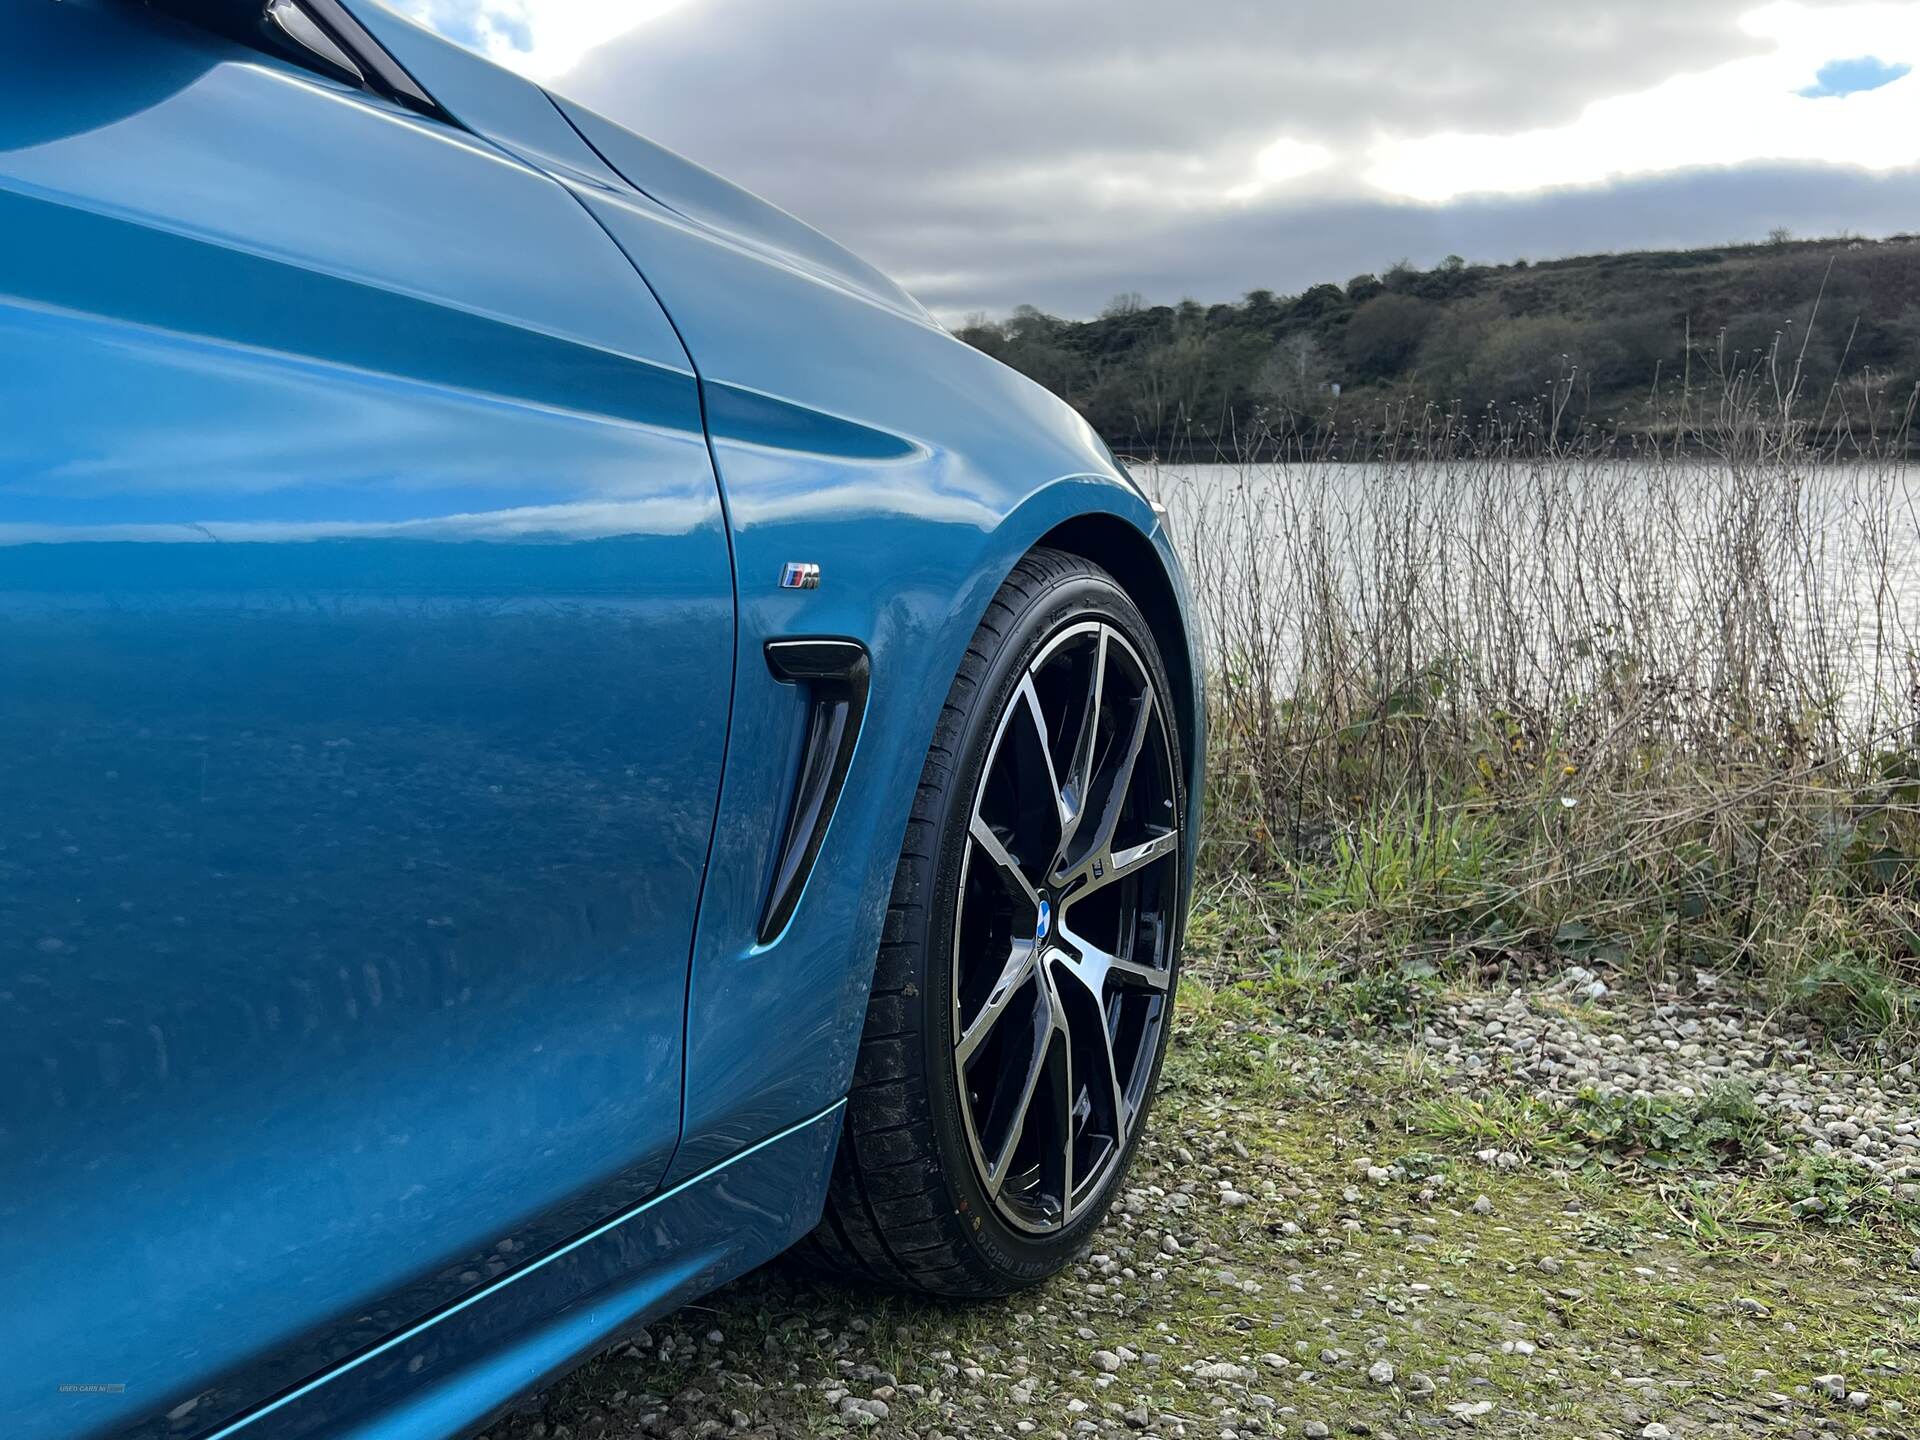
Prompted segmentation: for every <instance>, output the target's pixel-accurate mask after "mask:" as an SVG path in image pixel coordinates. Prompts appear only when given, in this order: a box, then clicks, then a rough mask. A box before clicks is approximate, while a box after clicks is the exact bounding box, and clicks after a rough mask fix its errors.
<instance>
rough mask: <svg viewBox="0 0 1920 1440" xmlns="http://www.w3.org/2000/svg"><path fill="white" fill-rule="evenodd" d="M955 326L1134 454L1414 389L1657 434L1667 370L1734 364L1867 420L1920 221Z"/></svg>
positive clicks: (1855, 423) (1275, 435)
mask: <svg viewBox="0 0 1920 1440" xmlns="http://www.w3.org/2000/svg"><path fill="white" fill-rule="evenodd" d="M958 334H959V336H960V338H961V339H963V340H966V341H967V342H968V343H970V344H972V345H974V346H976V347H978V348H979V349H981V350H984V351H986V352H987V353H988V354H991V355H993V356H995V357H997V358H998V359H1000V360H1003V361H1005V362H1006V363H1007V364H1009V365H1011V366H1013V367H1014V368H1015V369H1017V370H1019V371H1021V372H1022V373H1024V374H1026V375H1028V376H1030V377H1031V378H1033V379H1034V380H1036V381H1038V382H1039V383H1040V384H1042V385H1044V386H1046V387H1047V388H1048V389H1049V390H1052V391H1053V392H1054V393H1055V394H1057V395H1060V396H1062V397H1063V398H1064V399H1066V400H1067V401H1069V402H1070V403H1071V404H1072V405H1073V406H1074V407H1075V408H1076V409H1078V410H1079V411H1080V413H1081V414H1082V415H1084V416H1085V417H1086V418H1087V420H1088V421H1089V422H1090V423H1091V424H1092V425H1093V426H1094V427H1095V428H1096V429H1097V430H1099V431H1100V433H1101V434H1102V435H1103V436H1105V437H1106V439H1107V440H1108V442H1109V443H1110V444H1112V445H1113V446H1114V448H1115V449H1117V450H1120V451H1122V452H1124V453H1129V454H1157V455H1160V456H1207V455H1211V454H1214V453H1220V452H1225V453H1231V454H1236V455H1238V454H1245V453H1247V452H1248V450H1249V448H1250V447H1251V448H1255V449H1258V448H1261V447H1262V446H1270V445H1272V444H1274V443H1284V441H1285V439H1286V438H1287V437H1288V436H1290V435H1297V434H1302V433H1306V432H1310V431H1311V432H1318V433H1326V432H1327V431H1328V430H1329V429H1330V428H1331V429H1334V430H1339V429H1349V430H1352V431H1354V432H1356V433H1359V434H1365V433H1366V432H1367V431H1368V430H1369V428H1370V427H1377V426H1379V425H1381V424H1384V423H1385V419H1384V417H1386V416H1387V415H1389V414H1391V413H1394V412H1395V411H1396V410H1398V411H1400V413H1404V403H1405V402H1409V401H1411V402H1414V403H1416V404H1422V405H1424V404H1431V405H1434V406H1437V407H1440V408H1442V409H1445V410H1448V411H1451V412H1454V413H1459V414H1472V413H1475V412H1484V411H1487V410H1489V409H1492V410H1509V409H1514V408H1531V409H1535V410H1539V411H1541V412H1542V413H1548V414H1551V416H1552V417H1553V421H1554V423H1555V424H1556V425H1564V426H1569V427H1576V428H1578V427H1587V428H1592V429H1599V430H1603V431H1605V432H1608V433H1613V434H1618V435H1620V436H1623V437H1631V436H1634V435H1650V434H1657V433H1659V431H1660V429H1661V426H1662V424H1663V420H1662V416H1663V414H1664V413H1666V409H1667V403H1666V402H1667V398H1668V397H1670V396H1671V395H1672V394H1673V393H1674V392H1675V390H1676V389H1679V388H1684V387H1686V386H1688V385H1690V384H1694V383H1696V382H1697V381H1700V380H1703V379H1705V378H1706V377H1707V376H1708V375H1709V374H1711V375H1716V376H1724V375H1726V374H1728V373H1732V372H1735V371H1742V370H1744V371H1749V372H1753V371H1758V372H1762V373H1763V374H1764V376H1765V378H1766V379H1767V380H1768V381H1769V382H1771V383H1774V384H1777V385H1780V386H1783V387H1784V386H1792V385H1796V384H1797V387H1798V394H1799V396H1800V403H1801V404H1802V405H1803V406H1804V405H1805V404H1807V403H1808V402H1809V401H1811V402H1812V404H1813V406H1814V408H1815V409H1816V410H1817V411H1819V412H1820V423H1821V424H1822V425H1824V426H1826V427H1827V428H1829V429H1831V428H1834V427H1845V428H1847V429H1849V430H1853V431H1856V432H1857V431H1858V430H1859V429H1861V428H1864V429H1866V430H1868V431H1877V430H1881V429H1884V428H1889V427H1892V426H1893V425H1894V424H1895V422H1896V420H1897V416H1898V414H1900V413H1902V412H1903V411H1904V407H1905V404H1906V403H1907V400H1908V398H1909V397H1911V395H1912V393H1913V391H1914V387H1915V386H1916V385H1920V237H1916V236H1895V237H1893V238H1891V239H1887V240H1858V239H1853V238H1850V237H1842V238H1840V239H1829V240H1812V241H1796V240H1794V239H1792V238H1791V237H1789V236H1787V235H1786V234H1785V233H1784V232H1780V231H1776V232H1775V233H1774V235H1773V236H1772V237H1771V238H1770V239H1769V240H1768V241H1767V242H1765V243H1764V244H1758V245H1736V246H1726V247H1722V248H1719V249H1700V250H1673V251H1642V252H1634V253H1628V254H1617V255H1589V256H1577V257H1572V258H1569V259H1563V260H1552V261H1543V262H1539V263H1529V262H1528V261H1525V260H1520V261H1516V262H1514V263H1512V264H1506V265H1479V264H1469V263H1467V262H1466V261H1465V260H1463V259H1461V258H1460V257H1459V256H1449V257H1448V258H1447V259H1446V260H1444V261H1442V262H1441V263H1440V264H1438V265H1436V266H1434V267H1433V268H1431V269H1427V270H1422V269H1418V268H1416V267H1414V266H1412V265H1409V264H1407V263H1405V262H1402V263H1401V264H1398V265H1395V266H1393V267H1391V268H1390V269H1388V270H1386V271H1385V272H1384V273H1381V274H1377V275H1376V274H1363V275H1356V276H1354V277H1353V278H1352V279H1350V280H1348V281H1347V282H1346V283H1345V284H1344V285H1335V284H1322V285H1315V286H1313V287H1311V288H1310V289H1308V290H1306V291H1304V292H1302V293H1300V294H1298V295H1278V294H1275V293H1274V292H1272V291H1269V290H1254V291H1252V292H1250V293H1248V294H1247V295H1246V296H1245V297H1244V298H1243V299H1241V300H1239V301H1238V302H1232V303H1223V304H1214V305H1203V304H1201V303H1199V302H1198V301H1195V300H1191V299H1189V300H1182V301H1180V302H1179V303H1178V304H1177V305H1148V304H1146V303H1145V301H1144V300H1143V299H1142V298H1141V297H1140V296H1138V295H1122V296H1120V297H1117V298H1116V299H1115V300H1114V301H1113V302H1112V303H1111V304H1110V305H1108V306H1107V308H1106V309H1105V310H1103V311H1102V312H1101V313H1100V314H1099V315H1098V316H1096V317H1095V318H1093V319H1091V320H1068V319H1061V318H1059V317H1056V316H1053V315H1048V314H1046V313H1044V312H1042V311H1040V310H1037V309H1035V308H1034V307H1032V306H1021V307H1020V308H1018V309H1016V310H1015V311H1014V312H1013V314H1012V315H1010V316H1009V317H1007V318H1006V319H1004V320H998V321H994V320H988V319H986V318H984V317H979V318H975V319H973V320H970V321H969V322H968V323H967V324H966V325H965V326H963V327H962V328H961V329H960V330H959V332H958Z"/></svg>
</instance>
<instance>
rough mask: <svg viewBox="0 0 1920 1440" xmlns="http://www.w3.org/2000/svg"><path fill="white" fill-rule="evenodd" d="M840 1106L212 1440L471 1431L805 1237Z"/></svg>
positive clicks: (366, 1438) (364, 1438)
mask: <svg viewBox="0 0 1920 1440" xmlns="http://www.w3.org/2000/svg"><path fill="white" fill-rule="evenodd" d="M840 1112H841V1107H840V1106H838V1105H836V1106H835V1107H834V1108H833V1109H832V1110H830V1111H829V1112H828V1113H826V1114H825V1115H820V1116H816V1117H815V1118H813V1119H811V1120H807V1121H803V1122H802V1123H801V1124H799V1125H796V1126H794V1127H792V1128H791V1129H789V1130H786V1131H783V1132H782V1133H781V1134H779V1135H776V1136H773V1137H771V1138H770V1139H767V1140H765V1141H762V1142H761V1143H760V1144H758V1145H756V1146H753V1147H751V1148H749V1149H748V1150H746V1151H744V1152H743V1153H741V1154H739V1155H736V1156H734V1157H733V1158H732V1159H731V1160H728V1161H726V1162H725V1163H724V1164H722V1165H720V1166H717V1167H716V1168H714V1169H713V1170H710V1171H708V1172H707V1173H706V1174H704V1175H702V1176H700V1177H698V1178H697V1179H693V1180H688V1181H685V1182H683V1183H682V1184H680V1185H677V1186H675V1187H674V1188H673V1189H671V1190H669V1191H667V1192H666V1193H665V1194H662V1195H660V1196H657V1197H656V1198H654V1199H652V1200H649V1201H647V1202H645V1203H644V1204H642V1205H639V1206H637V1207H635V1208H634V1209H633V1210H631V1211H629V1212H628V1213H626V1214H623V1215H619V1216H616V1217H615V1218H614V1219H612V1220H609V1221H607V1222H606V1223H605V1224H603V1225H599V1226H596V1227H595V1228H594V1229H593V1230H591V1231H589V1232H588V1233H587V1234H585V1235H583V1236H581V1237H580V1238H579V1239H577V1240H575V1241H573V1242H571V1243H570V1244H567V1245H564V1246H562V1247H560V1248H559V1249H558V1250H555V1251H554V1252H552V1253H551V1254H548V1255H544V1256H542V1257H540V1258H539V1259H538V1260H535V1261H534V1262H532V1263H531V1264H528V1265H526V1266H523V1267H522V1268H521V1269H519V1270H516V1271H514V1272H513V1273H511V1274H509V1275H506V1276H504V1277H502V1278H501V1279H500V1280H498V1281H496V1282H495V1283H494V1284H492V1285H490V1286H488V1287H487V1288H486V1289H485V1290H483V1291H481V1292H480V1293H478V1294H476V1295H474V1296H471V1297H470V1298H468V1299H466V1300H463V1301H462V1302H461V1303H460V1304H458V1305H456V1306H454V1307H453V1308H451V1309H449V1310H448V1311H446V1312H445V1313H444V1314H440V1315H436V1316H434V1317H433V1318H432V1319H431V1320H428V1321H426V1322H424V1323H422V1324H420V1325H417V1326H415V1327H413V1328H412V1329H410V1330H408V1331H406V1332H405V1333H403V1334H401V1335H397V1336H395V1337H394V1338H392V1339H391V1340H388V1341H386V1342H385V1343H383V1344H381V1345H378V1346H376V1347H374V1348H373V1349H372V1350H370V1351H368V1352H367V1353H366V1354H364V1355H361V1356H358V1357H356V1358H355V1359H354V1360H353V1361H352V1362H351V1363H349V1364H347V1365H344V1366H342V1367H340V1369H338V1370H337V1371H334V1372H332V1373H331V1374H329V1375H328V1376H326V1377H325V1378H323V1379H320V1380H316V1381H315V1382H313V1383H312V1384H309V1385H305V1386H302V1387H300V1388H299V1389H297V1390H295V1391H294V1392H292V1393H291V1394H289V1395H287V1396H285V1397H284V1398H283V1399H281V1400H279V1401H276V1402H275V1403H273V1404H271V1405H268V1406H266V1407H264V1408H263V1409H261V1410H259V1411H256V1412H255V1413H254V1414H252V1415H250V1416H248V1417H247V1418H246V1419H244V1420H241V1421H239V1422H237V1423H235V1424H234V1425H232V1426H229V1427H227V1428H226V1429H223V1430H221V1431H220V1432H219V1434H218V1436H216V1437H215V1440H307V1437H327V1440H418V1437H420V1436H429V1435H430V1436H441V1435H460V1434H466V1433H470V1432H471V1431H472V1430H474V1429H475V1428H477V1427H479V1426H481V1425H484V1424H486V1423H487V1421H488V1420H490V1419H491V1418H492V1417H493V1416H494V1415H495V1414H496V1413H497V1412H498V1411H499V1410H501V1409H502V1408H503V1407H505V1406H506V1405H508V1404H510V1403H511V1402H512V1401H513V1399H514V1398H515V1397H516V1396H518V1395H520V1394H521V1393H523V1392H524V1391H527V1390H530V1389H532V1388H534V1387H536V1386H538V1385H540V1384H542V1383H543V1382H545V1381H548V1380H551V1379H553V1378H555V1377H557V1376H558V1375H560V1374H562V1373H564V1372H565V1371H566V1370H568V1369H570V1368H571V1367H572V1366H574V1365H576V1364H578V1363H579V1362H580V1361H582V1360H584V1359H586V1358H587V1357H589V1356H590V1355H592V1354H593V1353H594V1352H595V1351H596V1350H598V1349H600V1348H601V1347H602V1346H604V1345H606V1344H607V1343H608V1342H609V1341H610V1340H612V1339H614V1338H616V1337H618V1336H619V1335H621V1334H623V1333H626V1332H628V1331H631V1330H632V1329H633V1328H634V1327H635V1326H637V1325H641V1324H644V1323H645V1322H646V1321H648V1320H650V1319H652V1318H653V1317H654V1316H657V1315H660V1314H662V1313H664V1312H666V1311H668V1310H671V1309H673V1308H675V1307H676V1306H678V1305H680V1304H683V1303H684V1302H686V1301H688V1300H692V1299H696V1298H697V1297H699V1296H700V1295H702V1294H704V1293H706V1292H707V1291H709V1290H711V1289H713V1288H714V1287H715V1286H716V1285H718V1284H720V1283H722V1282H723V1281H725V1280H728V1279H731V1278H732V1277H733V1276H736V1275H739V1274H741V1273H743V1272H744V1271H747V1270H750V1269H752V1268H753V1267H754V1266H756V1265H759V1264H761V1263H763V1262H764V1261H767V1260H770V1259H772V1258H773V1257H774V1256H775V1255H778V1254H779V1253H780V1252H781V1251H782V1250H784V1249H786V1248H787V1247H788V1246H789V1245H791V1244H793V1242H794V1241H796V1240H798V1239H799V1238H800V1237H801V1236H803V1235H804V1234H806V1232H807V1231H808V1230H809V1229H810V1228H812V1225H813V1223H814V1221H815V1220H816V1219H818V1218H819V1213H820V1205H819V1197H820V1195H821V1194H822V1193H823V1192H824V1191H825V1188H826V1182H827V1171H828V1169H829V1167H830V1166H831V1165H832V1163H833V1149H834V1145H835V1144H836V1143H837V1142H838V1140H839V1137H840ZM796 1196H798V1197H802V1198H801V1199H800V1200H798V1201H796ZM396 1395H398V1396H401V1397H403V1398H401V1399H400V1400H399V1401H398V1403H395V1400H394V1397H395V1396H396Z"/></svg>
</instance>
